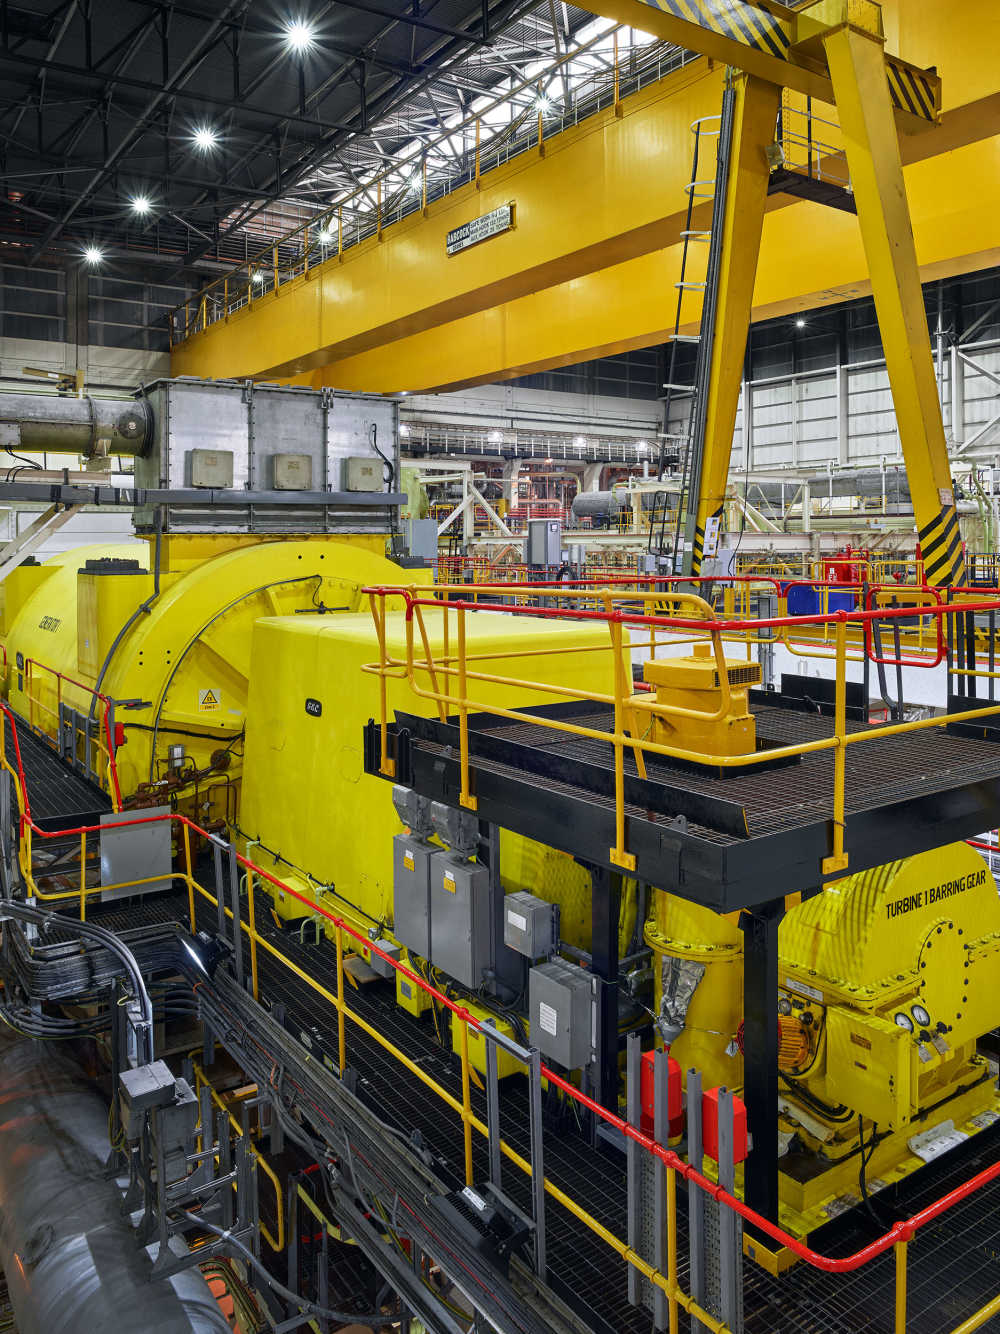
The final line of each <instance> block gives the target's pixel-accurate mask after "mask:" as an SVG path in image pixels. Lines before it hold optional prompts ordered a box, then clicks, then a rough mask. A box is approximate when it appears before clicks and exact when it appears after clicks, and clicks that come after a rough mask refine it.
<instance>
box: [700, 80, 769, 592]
mask: <svg viewBox="0 0 1000 1334" xmlns="http://www.w3.org/2000/svg"><path fill="white" fill-rule="evenodd" d="M734 90H735V96H736V103H735V107H734V109H733V138H732V151H731V153H730V163H729V177H728V181H727V189H726V206H725V213H724V216H723V224H722V235H721V246H722V250H721V254H720V256H719V261H720V262H719V283H718V294H717V299H716V307H715V330H714V336H713V339H712V353H711V371H710V375H709V381H708V383H709V389H708V395H707V398H706V404H705V435H704V442H705V443H704V455H703V459H702V468H701V485H700V486H699V488H698V492H699V494H698V509H697V518H696V521H695V531H694V550H693V552H692V561H691V573H692V574H694V575H697V574H698V573H699V572H700V570H701V559H702V549H703V545H704V540H705V527H706V524H707V522H708V519H709V518H710V517H711V516H713V515H716V514H719V515H721V513H722V506H723V502H724V501H725V497H726V478H727V476H728V474H729V459H730V455H731V454H732V449H733V429H734V427H735V425H736V409H737V407H738V405H739V398H740V382H741V380H742V378H743V358H744V354H745V352H746V345H747V330H748V329H749V328H750V310H751V307H752V305H753V287H754V280H755V278H756V276H757V256H758V254H759V252H760V239H761V234H762V232H763V228H764V206H765V204H766V203H767V185H768V179H769V177H770V174H771V169H770V166H769V165H768V161H767V156H766V151H765V150H766V149H767V146H768V144H770V143H771V142H772V141H773V139H774V131H775V126H776V125H777V121H778V106H779V104H780V101H781V89H780V88H779V87H778V86H777V85H776V84H773V83H765V82H764V80H763V79H758V78H754V77H752V76H744V77H741V78H738V79H737V80H736V83H735V89H734Z"/></svg>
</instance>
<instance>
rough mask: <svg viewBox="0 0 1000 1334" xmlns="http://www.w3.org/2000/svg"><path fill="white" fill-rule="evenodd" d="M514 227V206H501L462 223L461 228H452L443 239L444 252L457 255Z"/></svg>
mask: <svg viewBox="0 0 1000 1334" xmlns="http://www.w3.org/2000/svg"><path fill="white" fill-rule="evenodd" d="M513 226H514V205H513V204H501V205H500V207H499V208H495V209H493V210H492V211H491V212H489V213H484V214H483V216H482V217H481V218H473V219H472V220H471V221H470V222H463V223H462V225H461V227H453V228H452V230H451V231H450V232H449V233H448V235H447V237H446V238H445V243H444V245H445V250H446V252H447V253H448V254H449V255H457V254H458V252H459V251H460V250H467V249H468V248H469V246H474V245H478V244H479V242H480V241H488V240H489V239H490V237H491V236H499V235H500V233H501V232H509V231H510V229H511V228H512V227H513Z"/></svg>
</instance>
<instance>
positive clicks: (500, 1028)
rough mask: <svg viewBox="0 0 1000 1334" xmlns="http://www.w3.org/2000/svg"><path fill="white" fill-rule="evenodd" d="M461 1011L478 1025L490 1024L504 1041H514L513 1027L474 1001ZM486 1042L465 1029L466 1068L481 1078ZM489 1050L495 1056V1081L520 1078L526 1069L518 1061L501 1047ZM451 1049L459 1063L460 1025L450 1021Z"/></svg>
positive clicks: (453, 1020) (460, 1022)
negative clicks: (469, 1067)
mask: <svg viewBox="0 0 1000 1334" xmlns="http://www.w3.org/2000/svg"><path fill="white" fill-rule="evenodd" d="M465 1008H466V1009H467V1010H468V1011H469V1013H470V1014H472V1015H475V1017H476V1018H477V1019H478V1020H479V1022H480V1023H481V1024H492V1025H493V1027H494V1028H495V1029H496V1030H497V1032H498V1033H503V1034H504V1035H505V1036H506V1037H508V1038H513V1039H514V1041H515V1042H517V1041H518V1037H517V1034H516V1033H515V1032H514V1025H513V1024H512V1023H510V1022H509V1021H508V1020H506V1019H501V1018H499V1017H498V1016H497V1015H495V1014H494V1013H493V1011H492V1010H488V1009H487V1008H486V1006H485V1005H477V1004H476V1003H475V1002H474V1001H466V1002H465ZM489 1041H490V1039H489V1038H487V1037H484V1036H483V1034H482V1032H481V1031H480V1030H479V1029H478V1028H473V1027H472V1025H471V1024H470V1025H469V1064H470V1065H471V1066H472V1068H473V1069H474V1070H478V1071H479V1073H480V1074H481V1075H485V1074H486V1044H487V1042H489ZM493 1046H494V1048H495V1050H496V1054H497V1079H506V1077H507V1076H508V1075H517V1074H522V1075H523V1074H524V1072H525V1069H526V1067H525V1066H524V1065H523V1064H522V1062H521V1061H519V1060H518V1059H517V1057H516V1056H513V1055H512V1054H511V1053H510V1052H509V1051H507V1049H506V1048H505V1047H501V1046H500V1044H499V1043H496V1042H494V1043H493ZM451 1049H452V1051H453V1052H454V1053H455V1055H456V1056H457V1057H458V1058H459V1059H460V1060H461V1057H462V1021H461V1019H457V1018H454V1017H453V1018H452V1021H451Z"/></svg>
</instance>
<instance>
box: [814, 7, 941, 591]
mask: <svg viewBox="0 0 1000 1334" xmlns="http://www.w3.org/2000/svg"><path fill="white" fill-rule="evenodd" d="M823 48H824V51H825V53H826V58H827V61H828V63H829V67H830V74H831V77H832V80H833V88H834V93H835V95H836V99H837V113H838V117H839V120H840V125H841V129H842V131H843V136H844V145H845V148H846V152H847V165H848V168H849V169H850V173H851V184H852V186H853V189H854V197H855V200H856V202H857V208H858V222H859V223H860V226H861V237H862V240H863V242H864V247H865V255H866V257H867V260H868V270H869V273H870V275H871V283H872V293H873V295H874V298H875V311H876V314H877V315H878V324H879V330H880V332H881V335H882V346H883V348H884V350H885V361H886V367H887V369H888V372H889V384H890V386H891V388H892V399H893V404H894V405H895V409H896V422H897V426H898V428H899V439H900V444H901V446H902V450H903V458H904V460H905V462H906V475H907V477H908V479H909V483H910V495H911V496H912V498H913V512H914V515H915V516H916V521H917V529H918V531H919V534H920V545H921V550H922V552H923V557H924V572H925V577H926V579H927V582H928V583H930V584H938V585H948V584H957V583H963V582H964V581H965V561H964V559H963V555H962V542H961V536H960V534H959V531H958V515H957V514H956V512H955V497H954V494H953V491H952V484H951V471H950V469H949V467H948V448H947V444H946V442H945V435H944V423H943V421H942V418H941V404H940V401H939V399H938V391H937V379H936V377H935V374H934V358H933V356H932V354H931V342H930V335H929V334H928V331H927V313H926V311H925V309H924V297H923V291H922V290H921V286H920V271H919V269H918V268H917V252H916V246H915V245H914V241H913V229H912V227H911V224H910V210H909V206H908V204H907V200H906V188H905V185H904V182H903V167H902V163H901V161H900V154H899V138H898V135H897V131H896V122H895V117H894V113H893V109H892V103H891V101H890V98H889V85H888V82H887V80H886V66H885V57H884V53H883V42H882V40H881V39H880V38H878V37H875V36H874V35H872V34H870V33H865V32H861V31H859V30H857V29H855V28H851V27H849V26H846V25H845V26H843V27H840V28H836V29H834V30H832V31H831V32H830V33H829V34H827V35H826V36H824V38H823Z"/></svg>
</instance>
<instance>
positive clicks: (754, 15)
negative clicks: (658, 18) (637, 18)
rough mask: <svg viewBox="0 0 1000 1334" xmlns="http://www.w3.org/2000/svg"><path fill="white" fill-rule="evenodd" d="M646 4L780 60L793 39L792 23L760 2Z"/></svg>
mask: <svg viewBox="0 0 1000 1334" xmlns="http://www.w3.org/2000/svg"><path fill="white" fill-rule="evenodd" d="M643 4H646V5H649V7H650V8H651V9H661V10H662V11H663V12H664V13H665V14H673V16H674V17H675V18H679V19H683V20H684V21H685V22H686V23H694V24H696V25H697V26H698V27H699V28H705V29H706V30H707V31H708V32H714V33H717V34H718V35H719V36H720V37H728V38H731V39H732V40H733V41H734V42H739V43H740V44H741V45H742V46H752V47H753V48H754V49H755V50H757V51H764V52H766V53H767V54H768V55H771V56H777V57H778V58H779V60H786V59H787V57H788V48H789V46H790V45H791V40H792V38H791V31H790V28H789V25H788V24H787V23H785V22H783V21H782V20H781V19H777V18H775V17H774V15H773V14H769V13H768V12H767V10H766V9H763V8H761V6H760V5H754V4H747V3H745V0H643Z"/></svg>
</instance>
